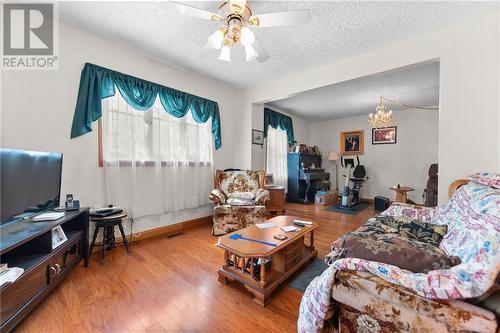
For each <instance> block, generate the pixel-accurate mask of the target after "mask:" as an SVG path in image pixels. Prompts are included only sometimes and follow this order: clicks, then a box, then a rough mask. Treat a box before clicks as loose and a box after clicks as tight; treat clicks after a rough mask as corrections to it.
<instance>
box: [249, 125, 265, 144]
mask: <svg viewBox="0 0 500 333" xmlns="http://www.w3.org/2000/svg"><path fill="white" fill-rule="evenodd" d="M252 144H254V145H261V146H263V145H264V132H262V131H259V130H256V129H253V130H252Z"/></svg>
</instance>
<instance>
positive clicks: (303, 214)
mask: <svg viewBox="0 0 500 333" xmlns="http://www.w3.org/2000/svg"><path fill="white" fill-rule="evenodd" d="M286 214H287V215H294V216H297V217H298V218H300V219H303V220H310V221H315V222H317V223H318V224H319V227H318V228H317V229H316V231H315V245H316V248H317V249H318V252H319V255H318V256H319V257H320V258H323V257H324V256H325V255H326V254H327V253H328V252H329V250H330V245H331V243H332V241H334V240H335V239H337V238H338V237H339V236H341V235H343V234H345V233H346V232H349V231H351V230H354V229H356V228H357V227H358V226H360V225H361V224H363V223H364V222H366V220H367V219H368V218H369V217H371V216H373V215H374V214H375V210H374V209H373V208H372V207H368V208H367V209H365V210H364V211H362V212H360V213H359V214H357V215H345V214H340V213H335V212H330V211H327V210H325V209H324V207H322V206H317V205H300V204H290V203H287V205H286ZM210 230H211V226H209V225H200V226H195V227H192V228H190V229H188V230H186V231H185V232H184V233H183V234H181V235H179V236H176V237H172V238H167V237H156V238H151V239H147V240H144V241H141V242H140V243H138V244H134V245H133V247H132V254H129V255H128V254H126V252H125V251H124V248H123V247H122V246H118V247H117V248H116V249H114V250H113V251H111V252H109V253H108V255H107V256H106V260H105V262H104V263H101V262H100V260H99V256H98V255H94V257H93V258H92V260H91V264H90V267H88V268H83V267H81V266H80V267H78V268H76V269H75V270H74V271H73V272H71V273H70V274H69V276H68V277H67V278H66V280H64V281H63V282H62V283H61V285H60V286H59V287H58V288H57V289H56V290H54V291H53V292H52V293H51V294H50V295H49V296H48V297H47V298H46V299H45V300H44V301H43V302H42V303H41V304H40V306H39V307H38V308H37V309H36V310H35V311H33V312H32V313H31V315H30V316H29V317H28V318H26V319H25V320H24V321H23V322H22V323H21V324H20V325H19V326H18V328H17V329H16V332H22V333H24V332H51V333H52V332H71V333H79V332H105V333H112V332H113V333H114V332H116V333H121V332H134V333H135V332H242V333H249V332H252V331H254V332H263V331H265V332H293V331H295V330H296V322H297V315H298V308H299V304H300V300H301V297H302V293H301V292H300V291H298V290H295V289H293V288H291V287H288V286H287V285H286V284H287V283H288V282H289V281H290V280H291V279H293V276H292V277H291V278H290V279H289V281H287V282H285V284H284V285H283V286H281V287H280V288H279V289H278V290H277V291H276V292H275V294H274V298H273V300H272V302H271V303H270V304H269V305H268V306H267V307H265V308H262V307H260V306H259V305H257V304H256V303H255V302H253V301H252V299H251V298H252V295H251V293H249V292H248V291H247V290H246V289H245V288H244V287H243V286H242V285H240V284H238V283H235V282H233V283H229V284H228V285H223V284H221V283H219V282H218V281H217V270H218V269H219V267H220V266H221V265H222V262H223V250H222V249H220V248H218V247H217V246H216V244H217V237H214V236H211V235H210ZM295 275H296V274H295ZM295 275H294V276H295Z"/></svg>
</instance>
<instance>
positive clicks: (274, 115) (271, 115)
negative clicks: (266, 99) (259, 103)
mask: <svg viewBox="0 0 500 333" xmlns="http://www.w3.org/2000/svg"><path fill="white" fill-rule="evenodd" d="M269 125H271V127H272V128H278V127H279V128H281V129H282V130H285V131H286V134H287V137H288V144H289V145H292V144H293V143H294V141H295V138H294V136H293V122H292V118H290V117H289V116H286V115H284V114H282V113H279V112H276V111H274V110H271V109H269V108H264V137H267V128H268V127H269Z"/></svg>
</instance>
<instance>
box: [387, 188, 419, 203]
mask: <svg viewBox="0 0 500 333" xmlns="http://www.w3.org/2000/svg"><path fill="white" fill-rule="evenodd" d="M389 189H391V190H393V191H396V202H402V203H406V201H407V200H408V196H407V195H406V193H407V192H411V191H415V189H414V188H412V187H408V186H401V187H389Z"/></svg>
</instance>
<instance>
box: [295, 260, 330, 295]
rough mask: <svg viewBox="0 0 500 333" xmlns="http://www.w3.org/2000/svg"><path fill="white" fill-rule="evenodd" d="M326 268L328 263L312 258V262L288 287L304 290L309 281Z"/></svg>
mask: <svg viewBox="0 0 500 333" xmlns="http://www.w3.org/2000/svg"><path fill="white" fill-rule="evenodd" d="M327 268H328V265H327V264H325V263H324V262H323V261H321V260H318V259H314V261H313V262H312V263H310V264H309V265H307V267H306V268H305V269H304V270H302V272H301V273H300V274H299V275H298V276H297V277H296V278H295V279H294V280H293V281H292V282H291V283H290V284H289V286H290V287H292V288H294V289H297V290H300V291H305V290H306V288H307V286H308V285H309V283H310V282H311V281H312V280H313V279H314V278H315V277H316V276H319V275H321V273H323V272H324V271H325V269H327Z"/></svg>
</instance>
